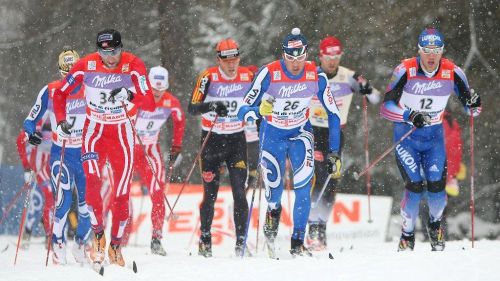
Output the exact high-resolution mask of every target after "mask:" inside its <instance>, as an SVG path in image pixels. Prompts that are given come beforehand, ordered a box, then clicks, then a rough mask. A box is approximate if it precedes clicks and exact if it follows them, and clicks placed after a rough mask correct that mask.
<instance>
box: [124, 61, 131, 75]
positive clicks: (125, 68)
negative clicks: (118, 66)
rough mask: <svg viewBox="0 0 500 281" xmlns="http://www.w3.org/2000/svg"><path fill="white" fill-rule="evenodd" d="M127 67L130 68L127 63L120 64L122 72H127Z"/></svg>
mask: <svg viewBox="0 0 500 281" xmlns="http://www.w3.org/2000/svg"><path fill="white" fill-rule="evenodd" d="M129 69H130V66H129V64H128V63H126V64H124V65H123V66H122V73H125V72H128V71H129Z"/></svg>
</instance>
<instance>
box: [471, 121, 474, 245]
mask: <svg viewBox="0 0 500 281" xmlns="http://www.w3.org/2000/svg"><path fill="white" fill-rule="evenodd" d="M470 211H471V212H470V215H471V240H472V241H471V242H472V248H474V213H475V202H474V114H473V112H471V113H470Z"/></svg>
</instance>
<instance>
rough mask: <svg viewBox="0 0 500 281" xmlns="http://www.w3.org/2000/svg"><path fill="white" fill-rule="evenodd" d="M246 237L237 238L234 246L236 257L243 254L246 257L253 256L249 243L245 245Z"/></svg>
mask: <svg viewBox="0 0 500 281" xmlns="http://www.w3.org/2000/svg"><path fill="white" fill-rule="evenodd" d="M244 242H245V239H244V238H238V239H237V240H236V246H235V247H234V253H235V254H236V257H241V256H243V254H244V255H245V257H251V256H252V253H251V252H250V250H249V249H248V246H247V245H244Z"/></svg>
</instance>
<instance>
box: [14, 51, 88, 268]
mask: <svg viewBox="0 0 500 281" xmlns="http://www.w3.org/2000/svg"><path fill="white" fill-rule="evenodd" d="M79 58H80V56H79V55H78V53H77V52H76V51H74V50H72V49H70V48H68V47H65V48H64V50H63V51H62V52H61V53H60V54H59V71H60V73H61V77H64V76H65V75H66V74H67V73H68V71H69V70H70V69H71V67H72V66H73V64H75V63H76V61H77V60H78V59H79ZM63 82H64V81H63V80H55V81H53V82H50V83H49V84H47V86H45V87H44V88H43V89H42V90H41V91H40V93H39V94H38V97H37V100H36V102H35V104H34V105H33V107H32V108H31V111H30V114H29V115H28V117H27V118H26V120H25V121H24V130H25V132H26V134H27V135H28V136H29V139H30V140H32V139H33V140H34V142H35V143H36V139H37V138H39V136H40V134H39V133H38V132H36V128H35V124H36V123H37V122H38V120H40V119H41V118H42V117H43V116H45V115H46V114H48V115H49V117H50V122H51V127H52V143H53V145H52V147H51V151H50V176H51V183H52V189H53V190H55V189H56V185H57V178H58V177H59V169H60V168H61V153H62V145H63V139H62V138H61V137H59V136H58V134H57V132H56V127H57V124H56V118H55V115H54V109H53V108H54V106H53V97H54V92H55V91H56V89H58V88H60V87H61V86H62V84H63ZM85 108H86V105H85V95H84V91H83V87H79V88H77V89H76V90H75V91H74V92H73V93H72V94H71V95H70V96H69V97H68V101H67V103H66V111H67V114H68V120H70V121H71V129H70V130H71V135H70V136H69V137H67V138H65V139H64V140H65V141H66V144H65V148H64V162H63V164H62V167H63V169H62V171H61V179H60V183H59V189H60V190H59V192H57V191H56V193H55V194H58V198H56V203H55V207H56V212H55V218H54V222H53V224H54V227H53V233H52V243H53V246H52V249H53V250H54V252H53V255H52V260H53V262H54V264H66V263H67V259H66V237H65V233H64V232H65V229H66V224H67V217H68V213H69V210H70V208H71V203H72V195H73V187H76V189H77V192H78V226H77V230H76V235H75V243H74V245H73V248H72V253H73V256H74V258H75V260H76V261H77V262H78V263H85V262H87V253H86V242H87V240H88V237H89V234H90V215H89V212H88V207H87V203H86V200H85V187H86V181H85V174H84V171H83V167H82V161H81V159H80V157H81V147H82V134H83V124H84V121H85V115H86V112H85ZM48 236H49V237H50V234H49V235H48Z"/></svg>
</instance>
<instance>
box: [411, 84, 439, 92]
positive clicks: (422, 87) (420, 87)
mask: <svg viewBox="0 0 500 281" xmlns="http://www.w3.org/2000/svg"><path fill="white" fill-rule="evenodd" d="M441 87H443V85H442V84H441V83H440V82H436V81H431V82H430V83H420V82H417V83H415V85H413V87H411V89H412V90H413V91H414V93H415V94H419V95H423V94H424V92H427V91H430V90H435V89H439V88H441Z"/></svg>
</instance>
